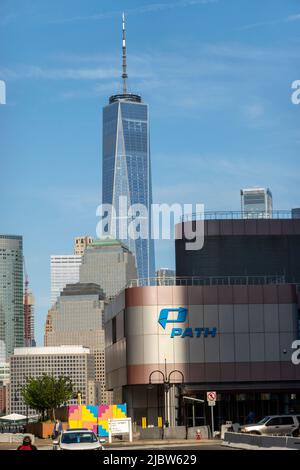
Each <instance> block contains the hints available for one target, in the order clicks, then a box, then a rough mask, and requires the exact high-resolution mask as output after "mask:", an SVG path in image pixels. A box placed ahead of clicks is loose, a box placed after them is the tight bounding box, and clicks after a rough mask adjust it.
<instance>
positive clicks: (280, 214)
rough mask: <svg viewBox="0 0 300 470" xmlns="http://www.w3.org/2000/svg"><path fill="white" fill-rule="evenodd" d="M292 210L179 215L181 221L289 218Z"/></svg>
mask: <svg viewBox="0 0 300 470" xmlns="http://www.w3.org/2000/svg"><path fill="white" fill-rule="evenodd" d="M291 218H292V211H289V210H280V211H272V212H270V211H268V212H264V211H257V212H253V211H252V212H246V211H244V212H243V211H206V212H193V213H192V214H186V215H183V216H182V217H181V222H188V221H192V220H240V219H291Z"/></svg>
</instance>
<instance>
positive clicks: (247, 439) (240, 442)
mask: <svg viewBox="0 0 300 470" xmlns="http://www.w3.org/2000/svg"><path fill="white" fill-rule="evenodd" d="M224 445H227V446H230V447H238V448H241V449H247V448H251V447H253V448H263V449H271V448H273V449H274V448H283V449H297V450H300V438H299V437H287V436H255V435H251V434H246V433H245V434H243V433H233V432H226V433H225V435H224Z"/></svg>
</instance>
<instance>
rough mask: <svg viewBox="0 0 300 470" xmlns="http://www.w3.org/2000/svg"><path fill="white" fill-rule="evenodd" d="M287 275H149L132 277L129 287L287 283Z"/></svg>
mask: <svg viewBox="0 0 300 470" xmlns="http://www.w3.org/2000/svg"><path fill="white" fill-rule="evenodd" d="M285 282H286V281H285V276H279V275H278V276H277V275H276V276H218V277H200V276H189V277H175V276H171V277H164V278H161V277H148V278H142V279H132V280H131V281H130V282H129V283H128V285H127V287H128V288H131V287H149V286H230V285H246V286H247V285H265V284H285Z"/></svg>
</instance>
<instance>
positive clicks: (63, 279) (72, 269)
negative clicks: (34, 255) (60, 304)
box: [50, 255, 82, 306]
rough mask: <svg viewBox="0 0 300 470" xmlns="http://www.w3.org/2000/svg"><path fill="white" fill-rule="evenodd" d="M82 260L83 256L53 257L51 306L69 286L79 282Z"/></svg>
mask: <svg viewBox="0 0 300 470" xmlns="http://www.w3.org/2000/svg"><path fill="white" fill-rule="evenodd" d="M81 259H82V257H81V255H52V256H51V260H50V263H51V306H52V305H54V303H55V302H56V300H57V297H58V296H59V294H60V293H61V291H62V290H63V288H64V287H66V285H67V284H75V283H76V282H78V281H79V268H80V265H81Z"/></svg>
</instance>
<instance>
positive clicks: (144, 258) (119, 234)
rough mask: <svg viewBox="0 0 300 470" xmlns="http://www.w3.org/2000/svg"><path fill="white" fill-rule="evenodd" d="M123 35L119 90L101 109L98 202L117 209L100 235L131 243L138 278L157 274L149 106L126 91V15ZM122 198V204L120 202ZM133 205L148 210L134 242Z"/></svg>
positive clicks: (128, 244) (138, 96)
mask: <svg viewBox="0 0 300 470" xmlns="http://www.w3.org/2000/svg"><path fill="white" fill-rule="evenodd" d="M122 33H123V39H122V41H123V42H122V45H123V49H122V50H123V74H122V79H123V93H121V94H117V95H113V96H111V97H110V98H109V104H108V105H107V106H105V107H104V108H103V171H102V175H103V176H102V178H103V179H102V203H103V204H110V205H112V206H113V208H114V210H115V212H116V218H114V217H111V218H110V219H109V223H108V230H107V233H104V235H105V234H110V235H112V236H113V237H114V238H117V239H119V240H122V241H123V242H124V244H125V245H127V246H128V247H129V250H130V251H131V252H132V253H133V254H134V256H135V258H136V265H137V272H138V277H139V278H140V279H142V278H145V277H154V276H155V261H154V241H153V239H152V238H151V236H150V235H151V204H152V183H151V164H150V139H149V110H148V105H147V104H145V103H143V102H142V98H141V96H140V95H137V94H131V93H128V90H127V71H126V43H125V24H124V16H123V31H122ZM120 198H123V201H125V202H124V203H123V202H121V199H120ZM124 198H125V199H126V200H125V199H124ZM134 204H140V205H143V206H144V207H145V208H146V209H147V214H142V217H143V221H144V225H143V227H144V229H145V237H144V238H142V237H140V238H137V239H136V240H134V239H133V238H131V237H129V236H126V234H127V228H128V224H129V223H130V222H132V217H131V216H128V208H129V207H130V206H133V205H134ZM122 205H124V207H123V208H122V207H121V206H122ZM124 231H125V234H124ZM147 232H148V233H147Z"/></svg>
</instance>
